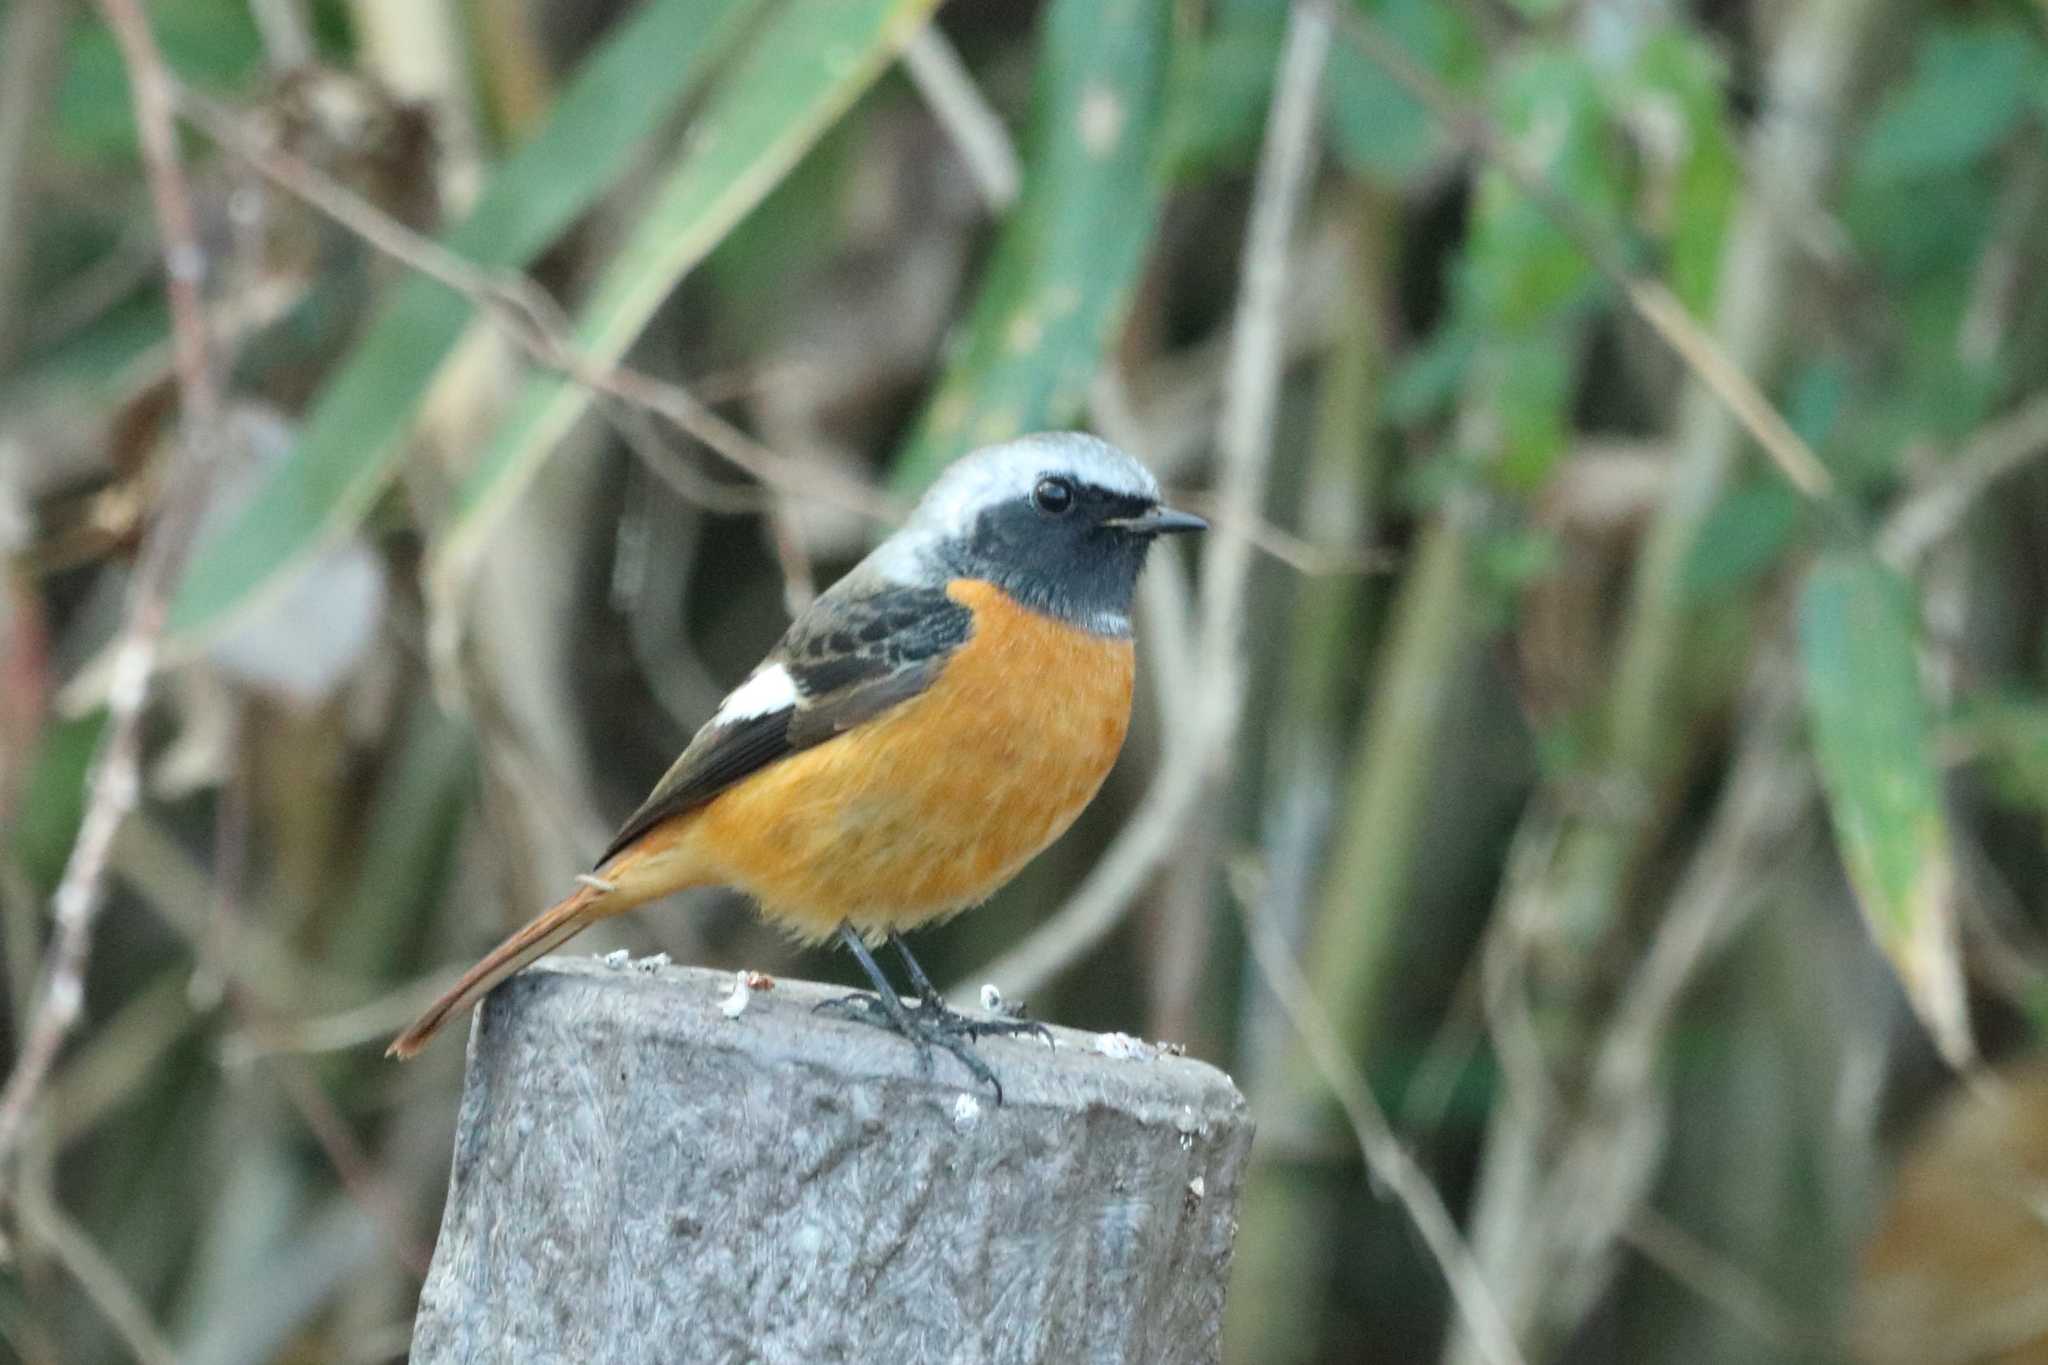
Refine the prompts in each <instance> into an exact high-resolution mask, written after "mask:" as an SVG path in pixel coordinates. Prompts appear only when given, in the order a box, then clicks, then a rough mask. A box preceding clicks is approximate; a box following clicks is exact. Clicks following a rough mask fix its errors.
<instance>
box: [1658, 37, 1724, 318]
mask: <svg viewBox="0 0 2048 1365" xmlns="http://www.w3.org/2000/svg"><path fill="white" fill-rule="evenodd" d="M1727 81H1728V73H1727V67H1726V63H1725V62H1724V61H1723V60H1722V59H1721V57H1720V56H1719V55H1718V54H1717V53H1716V52H1715V51H1714V49H1713V48H1712V47H1711V46H1710V45H1709V44H1708V42H1707V41H1706V40H1705V39H1704V38H1703V37H1701V36H1700V35H1698V34H1696V33H1692V32H1689V31H1687V30H1683V29H1672V30H1669V31H1667V32H1665V33H1661V34H1659V35H1657V36H1656V37H1654V38H1652V39H1651V40H1650V41H1649V42H1648V43H1646V44H1644V46H1643V50H1642V52H1641V54H1640V56H1639V59H1638V62H1637V68H1636V70H1635V72H1634V73H1633V83H1634V87H1635V90H1634V93H1635V94H1636V96H1637V97H1638V98H1644V97H1647V98H1650V99H1654V100H1658V101H1660V102H1661V103H1663V105H1664V107H1665V108H1667V109H1668V110H1669V112H1670V113H1671V114H1673V115H1675V120H1674V122H1675V126H1676V128H1677V130H1678V132H1679V136H1680V145H1679V146H1678V147H1677V148H1676V149H1675V151H1676V153H1677V158H1676V164H1675V165H1673V166H1672V167H1671V168H1670V172H1669V173H1670V175H1671V180H1670V189H1669V207H1668V209H1667V211H1666V212H1667V214H1668V217H1667V219H1666V225H1665V227H1664V231H1665V234H1666V236H1667V237H1668V240H1669V243H1670V253H1671V267H1670V273H1671V289H1672V292H1673V293H1675V294H1677V295H1678V297H1679V299H1680V301H1682V302H1683V303H1684V304H1685V305H1686V306H1687V307H1688V308H1690V309H1692V310H1693V311H1694V312H1695V313H1697V314H1700V315H1702V316H1704V315H1706V314H1707V313H1708V312H1709V311H1711V309H1712V306H1713V301H1714V293H1715V286H1716V283H1717V281H1718V280H1719V278H1720V271H1721V246H1722V240H1723V238H1724V237H1725V235H1726V233H1727V227H1728V220H1729V216H1730V214H1731V213H1732V211H1733V209H1734V204H1735V194H1736V191H1737V189H1738V188H1739V187H1740V186H1741V183H1742V166H1741V161H1740V158H1739V155H1738V153H1737V150H1736V146H1735V139H1734V137H1733V135H1732V134H1731V133H1730V131H1729V117H1728V107H1727V100H1726V98H1725V95H1724V91H1725V89H1726V86H1727Z"/></svg>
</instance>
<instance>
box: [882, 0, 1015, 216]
mask: <svg viewBox="0 0 2048 1365" xmlns="http://www.w3.org/2000/svg"><path fill="white" fill-rule="evenodd" d="M903 67H904V69H905V70H906V71H908V72H909V73H910V80H911V83H912V84H913V85H915V86H916V87H917V93H918V94H920V95H922V96H924V102H925V103H926V104H928V105H930V106H931V111H932V115H933V116H934V117H935V118H937V119H938V121H939V126H940V127H941V128H943V129H945V130H946V136H947V137H949V138H951V139H952V140H953V146H954V147H955V148H957V149H958V150H959V153H960V159H961V160H962V161H964V162H966V163H967V173H968V174H969V175H971V176H973V177H974V183H975V185H976V186H977V187H978V188H979V189H980V190H981V197H982V198H983V199H985V200H987V201H988V206H989V207H990V208H991V209H993V210H995V211H996V212H997V213H1001V212H1002V211H1003V210H1004V209H1007V208H1009V207H1010V205H1012V204H1014V203H1016V202H1017V192H1018V190H1019V189H1020V188H1022V186H1023V184H1024V168H1023V165H1022V163H1021V162H1019V161H1018V159H1017V148H1016V146H1015V145H1014V144H1013V143H1012V142H1011V141H1010V130H1009V129H1008V128H1005V127H1004V126H1003V120H1002V116H1001V115H999V114H997V113H996V111H995V110H994V109H991V108H990V107H989V103H988V101H987V100H986V99H984V98H983V97H982V93H981V89H980V87H978V86H976V85H975V83H974V75H973V73H972V72H970V71H968V69H967V64H966V63H965V62H963V61H961V60H960V54H959V52H958V51H956V50H955V49H954V47H953V45H952V44H951V43H950V42H948V41H946V35H945V34H944V33H943V32H941V31H940V29H939V26H938V24H937V23H928V24H926V25H925V26H924V27H923V28H921V29H919V30H918V31H917V32H916V34H914V35H913V36H912V37H911V39H910V41H909V42H908V43H907V44H905V45H904V48H903Z"/></svg>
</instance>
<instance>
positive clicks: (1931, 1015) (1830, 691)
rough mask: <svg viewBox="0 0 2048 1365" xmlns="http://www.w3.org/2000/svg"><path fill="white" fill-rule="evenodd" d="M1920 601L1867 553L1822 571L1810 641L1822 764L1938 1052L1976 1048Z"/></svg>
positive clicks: (1858, 881) (1807, 654)
mask: <svg viewBox="0 0 2048 1365" xmlns="http://www.w3.org/2000/svg"><path fill="white" fill-rule="evenodd" d="M1915 637H1916V623H1915V617H1914V610H1913V600H1912V595H1911V592H1910V590H1909V589H1908V587H1907V585H1906V583H1905V581H1904V580H1903V579H1901V578H1900V577H1899V576H1898V575H1897V574H1895V573H1893V572H1892V571H1891V570H1890V569H1887V568H1886V567H1884V566H1883V565H1882V564H1880V563H1879V562H1878V561H1877V560H1876V559H1874V558H1872V557H1871V556H1870V555H1868V554H1867V553H1863V552H1860V551H1857V552H1850V551H1838V552H1835V553H1832V554H1829V555H1827V556H1826V557H1824V558H1823V559H1821V561H1820V562H1819V563H1818V564H1817V565H1815V567H1814V569H1813V572H1812V574H1811V575H1810V576H1809V578H1808V579H1807V582H1806V587H1805V590H1804V593H1803V594H1802V597H1801V601H1800V609H1799V643H1800V655H1801V661H1802V663H1803V665H1804V670H1805V685H1806V705H1807V711H1808V715H1809V717H1810V719H1811V721H1812V725H1813V743H1814V751H1815V757H1816V759H1817V761H1818V763H1819V767H1820V776H1821V786H1822V789H1823V790H1824V791H1825V793H1826V796H1827V804H1828V812H1829V815H1830V816H1831V817H1832V819H1833V822H1834V828H1835V838H1836V841H1837V843H1838V844H1839V845H1840V848H1841V852H1842V860H1843V862H1844V864H1845V865H1846V867H1847V869H1848V873H1849V881H1850V884H1851V885H1852V886H1853V887H1854V888H1855V892H1856V898H1857V901H1858V902H1859V903H1860V904H1861V906H1862V907H1863V917H1864V920H1865V922H1866V923H1868V924H1869V926H1870V930H1871V933H1872V934H1873V935H1874V936H1875V937H1876V939H1877V942H1878V946H1879V947H1881V948H1882V949H1883V950H1884V953H1885V956H1886V957H1888V958H1889V959H1890V960H1891V964H1892V968H1893V970H1894V971H1896V972H1897V973H1898V976H1899V979H1900V981H1901V982H1902V983H1903V984H1904V986H1905V989H1906V995H1907V997H1908V999H1910V1000H1911V1001H1912V1004H1913V1008H1914V1010H1915V1011H1916V1012H1918V1014H1919V1015H1920V1017H1921V1019H1922V1020H1923V1021H1924V1022H1925V1023H1926V1025H1927V1028H1928V1030H1929V1032H1930V1033H1931V1034H1932V1035H1933V1037H1934V1041H1935V1044H1936V1046H1938V1047H1939V1048H1940V1049H1941V1051H1942V1054H1943V1055H1944V1056H1945V1057H1947V1058H1948V1059H1949V1061H1950V1062H1951V1063H1953V1064H1954V1065H1956V1066H1959V1067H1960V1066H1965V1065H1967V1064H1969V1063H1970V1062H1971V1061H1972V1060H1973V1058H1974V1056H1975V1051H1974V1048H1973V1045H1972V1043H1971V1040H1970V1021H1969V1015H1968V1012H1967V1005H1966V1001H1965V999H1964V994H1963V976H1962V965H1961V962H1960V959H1959V956H1958V951H1957V946H1956V927H1955V865H1954V861H1953V857H1952V855H1951V849H1950V842H1949V830H1948V818H1947V814H1946V812H1945V810H1944V807H1943V804H1942V791H1941V774H1940V769H1939V768H1938V766H1937V763H1936V754H1935V746H1934V730H1933V720H1932V717H1931V715H1930V713H1929V708H1928V705H1927V698H1926V696H1925V695H1924V694H1923V693H1922V691H1921V688H1920V671H1919V660H1918V657H1917V653H1916V649H1915Z"/></svg>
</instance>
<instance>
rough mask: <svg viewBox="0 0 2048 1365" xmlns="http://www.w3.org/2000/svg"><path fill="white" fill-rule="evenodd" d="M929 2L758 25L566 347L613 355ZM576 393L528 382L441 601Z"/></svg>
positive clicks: (444, 573)
mask: <svg viewBox="0 0 2048 1365" xmlns="http://www.w3.org/2000/svg"><path fill="white" fill-rule="evenodd" d="M937 4H938V0H790V3H789V4H787V5H786V6H785V7H784V8H783V9H781V10H780V11H778V12H777V13H776V14H775V16H774V17H773V18H772V19H771V20H769V21H768V22H767V23H765V24H764V25H763V26H762V28H761V30H760V32H759V34H758V36H757V37H756V39H755V40H754V42H753V43H752V44H751V45H750V46H749V47H748V49H747V52H746V54H745V56H744V57H743V58H742V59H741V61H740V62H739V64H738V66H737V67H736V68H735V69H734V70H733V71H732V72H731V73H730V75H729V76H728V77H726V78H725V79H724V80H723V81H722V83H721V84H720V86H719V87H718V89H717V90H716V92H715V93H714V94H713V95H712V97H711V99H710V102H709V103H708V105H707V106H706V107H705V109H704V111H703V112H702V113H701V114H699V115H698V116H697V119H696V121H695V123H694V125H693V127H692V129H691V135H690V139H689V142H688V144H687V145H686V146H685V148H684V150H683V153H682V156H681V158H680V159H679V160H678V161H677V162H676V163H675V165H674V166H673V168H672V169H671V170H670V171H669V173H668V175H667V178H666V180H665V181H664V183H663V184H662V185H661V186H660V187H659V188H658V189H657V190H656V192H655V194H654V197H653V199H652V201H651V202H650V203H649V205H648V208H647V212H646V214H645V216H644V217H643V218H642V219H641V221H640V223H639V224H638V225H637V226H636V227H635V229H634V230H633V233H632V235H631V237H630V238H629V239H628V240H627V242H626V243H625V245H624V246H623V247H622V248H621V249H620V251H619V254H618V256H617V257H616V259H614V260H613V261H612V263H611V264H610V266H609V267H608V268H607V269H606V270H605V273H604V276H603V278H602V279H601V280H600V281H599V282H598V285H597V287H596V289H595V291H594V292H593V293H592V295H591V298H590V301H589V303H588V304H587V305H586V306H585V307H584V308H583V310H582V313H581V315H580V316H579V317H578V319H577V322H576V331H575V341H576V344H577V346H578V347H579V348H580V349H581V351H582V353H583V354H584V355H585V356H586V357H588V358H590V359H592V360H595V361H597V362H599V363H608V362H611V361H615V360H617V359H618V358H619V357H620V356H621V355H623V354H625V351H626V348H627V347H628V346H630V345H632V343H633V341H634V339H635V338H636V337H638V336H639V334H640V330H641V328H642V327H644V326H645V325H646V323H647V319H648V318H649V317H650V316H651V315H652V314H653V312H654V310H655V309H656V308H657V307H658V306H659V305H660V304H661V301H662V300H663V299H665V298H667V297H668V295H669V293H670V291H672V290H673V289H674V288H675V286H676V284H677V282H678V281H680V280H681V279H682V278H683V276H684V275H685V274H687V273H688V272H689V270H690V269H691V268H692V267H693V266H695V265H696V264H697V263H698V262H700V261H702V260H703V259H704V257H705V256H706V254H708V253H709V252H710V250H711V249H712V248H713V247H714V246H716V245H717V244H718V242H719V240H720V239H721V238H723V237H724V236H725V235H726V233H727V232H729V231H730V230H731V229H732V228H733V227H734V226H735V225H736V224H737V223H738V222H739V221H740V220H741V219H742V218H744V217H745V216H746V215H747V213H748V211H749V210H751V209H752V208H753V207H754V206H755V205H756V204H758V203H760V202H761V199H762V198H763V197H764V196H765V195H766V194H767V193H768V191H769V190H771V189H773V188H774V187H775V185H776V184H777V183H778V182H779V181H780V180H781V179H782V178H783V177H784V176H785V175H786V174H788V172H789V170H790V168H791V167H793V166H794V165H795V164H796V163H797V161H798V159H799V158H801V157H802V156H803V154H804V153H805V152H806V151H808V150H809V149H810V147H811V145H812V144H813V143H815V142H816V141H817V140H818V138H819V137H820V136H821V135H822V134H823V133H824V132H825V130H826V129H827V128H829V127H831V126H832V124H833V123H834V122H835V121H836V120H837V119H838V118H839V116H840V115H841V114H843V113H845V111H846V110H847V108H848V107H849V106H851V105H852V103H853V101H854V100H855V99H856V98H858V97H859V95H860V94H861V92H862V91H864V90H866V89H867V88H868V86H869V85H871V84H872V83H873V82H874V80H875V79H876V77H878V76H879V75H881V73H882V71H883V70H884V69H885V68H886V67H887V66H888V64H889V62H890V61H891V60H893V59H894V58H895V56H896V54H897V52H898V51H900V50H901V48H902V46H903V44H904V43H906V42H908V41H909V39H910V37H911V35H912V34H913V33H915V32H916V31H917V29H918V27H919V26H920V25H922V24H923V23H924V22H925V21H926V19H927V18H929V17H930V15H931V12H932V10H933V9H934V8H936V7H937ZM590 401H591V399H590V394H589V393H588V392H586V391H585V390H584V389H583V388H582V387H580V386H578V385H575V384H572V383H570V382H568V381H566V380H562V379H558V378H555V377H552V376H537V377H536V378H535V379H534V380H533V381H532V382H531V383H529V384H528V385H527V386H526V387H525V389H524V390H523V391H522V392H521V393H520V395H519V398H518V400H517V401H516V402H515V403H514V405H513V408H512V411H511V413H510V414H509V415H508V416H507V417H506V418H505V420H504V421H503V422H502V423H501V424H500V425H499V427H498V430H497V432H496V433H495V434H494V435H493V437H492V439H491V442H490V444H489V446H488V447H487V448H486V449H485V451H484V453H483V455H482V456H481V457H480V459H479V460H478V462H477V466H476V468H475V470H474V471H472V473H471V475H470V477H469V478H468V480H467V481H466V482H465V483H464V485H463V487H462V489H461V491H460V492H459V494H458V496H457V501H456V507H455V510H454V514H453V517H452V518H451V520H450V523H449V526H448V528H447V530H446V531H445V532H444V533H443V534H442V536H441V538H440V541H439V542H438V544H437V545H436V548H435V555H434V563H433V566H432V569H431V571H430V572H431V577H432V579H433V581H434V583H435V585H436V591H437V593H441V594H445V593H446V592H448V591H449V590H450V589H451V588H452V586H453V585H454V584H456V583H459V581H460V580H461V577H462V575H463V574H464V572H465V571H466V567H467V565H468V564H470V563H471V562H473V560H474V557H475V554H476V552H477V551H478V549H479V548H480V547H481V546H482V545H483V543H484V540H485V537H486V536H487V535H488V533H489V530H490V527H491V525H492V523H493V522H494V521H495V520H496V519H497V517H498V515H499V514H500V513H501V512H502V511H503V510H504V509H505V507H507V506H508V505H509V504H510V503H511V501H512V500H513V499H514V498H515V497H517V496H518V494H519V492H520V490H521V489H523V488H524V487H525V486H526V483H527V481H528V480H529V479H531V478H532V477H533V474H534V472H535V471H536V470H538V469H539V468H540V466H541V464H542V463H543V462H544V461H545V460H546V459H547V457H548V455H549V454H550V453H551V452H552V451H553V450H554V448H555V446H556V445H557V443H559V442H560V441H561V439H562V437H563V436H565V435H567V434H568V432H569V430H570V428H571V427H573V426H574V425H575V423H576V420H577V419H578V418H579V417H581V416H582V415H583V413H584V411H585V410H586V409H587V408H588V407H589V406H590Z"/></svg>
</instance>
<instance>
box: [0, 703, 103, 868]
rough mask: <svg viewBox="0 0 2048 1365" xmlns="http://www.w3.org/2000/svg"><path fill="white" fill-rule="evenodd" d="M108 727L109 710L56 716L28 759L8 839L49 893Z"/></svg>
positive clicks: (71, 838)
mask: <svg viewBox="0 0 2048 1365" xmlns="http://www.w3.org/2000/svg"><path fill="white" fill-rule="evenodd" d="M106 728H107V713H106V712H105V711H94V712H92V713H90V714H89V715H84V716H80V717H78V718H77V719H75V720H62V721H58V722H57V723H55V724H53V725H51V726H49V727H48V728H47V729H45V730H44V731H43V734H42V737H41V739H40V741H39V742H38V744H37V746H36V755H35V758H34V760H33V761H32V762H31V763H30V765H29V770H28V781H27V782H26V784H25V785H24V787H23V789H22V793H21V804H20V806H19V808H18V809H17V812H16V817H15V822H14V828H13V830H12V831H10V832H9V837H8V839H7V844H8V852H9V854H10V855H11V856H12V857H13V859H14V861H15V862H16V863H18V864H19V865H20V866H21V870H22V872H23V873H24V874H25V875H26V876H27V877H28V879H29V881H30V882H31V883H32V884H33V885H34V886H35V888H36V889H37V890H38V891H41V892H42V893H43V894H45V895H48V894H49V893H50V892H52V891H55V890H56V889H57V882H58V881H59V880H60V879H61V878H62V877H63V875H64V863H65V860H66V859H68V858H69V857H70V856H71V845H72V844H73V843H74V842H75V841H76V840H77V837H78V822H79V821H80V820H81V819H82V818H83V817H84V815H85V792H86V781H87V778H88V775H89V774H90V773H91V771H92V761H93V758H94V756H96V755H97V754H98V753H99V750H100V736H101V734H102V733H103V732H104V731H105V730H106Z"/></svg>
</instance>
